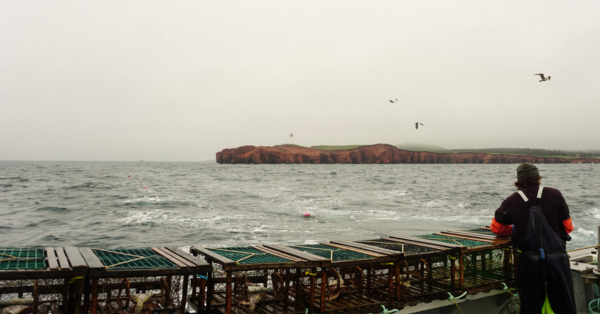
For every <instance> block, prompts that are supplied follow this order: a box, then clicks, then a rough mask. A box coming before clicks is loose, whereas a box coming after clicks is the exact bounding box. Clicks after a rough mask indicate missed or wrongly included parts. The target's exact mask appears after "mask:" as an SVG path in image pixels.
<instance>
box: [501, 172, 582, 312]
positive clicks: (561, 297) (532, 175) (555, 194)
mask: <svg viewBox="0 0 600 314" xmlns="http://www.w3.org/2000/svg"><path fill="white" fill-rule="evenodd" d="M541 179H542V177H541V176H540V173H539V171H538V168H537V167H536V166H535V165H533V164H532V163H528V162H526V163H522V164H520V165H519V167H517V181H516V182H515V183H514V184H515V186H516V187H517V192H516V193H514V194H512V195H511V196H509V197H507V198H506V199H505V200H504V202H502V205H500V208H498V209H497V210H496V213H495V215H494V218H493V219H492V224H491V229H492V232H494V233H495V234H497V235H510V236H511V242H512V244H513V245H514V246H516V247H517V249H518V250H519V264H518V274H517V287H518V290H519V296H520V299H521V313H561V314H575V313H576V308H575V298H574V294H573V281H572V279H571V268H570V265H569V256H568V255H567V251H566V242H567V241H570V240H571V237H570V236H569V233H570V232H571V231H573V223H572V222H571V217H570V215H569V207H568V206H567V203H566V201H565V199H564V197H563V196H562V194H561V193H560V191H559V190H557V189H553V188H549V187H542V186H540V181H541Z"/></svg>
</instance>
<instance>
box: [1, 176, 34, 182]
mask: <svg viewBox="0 0 600 314" xmlns="http://www.w3.org/2000/svg"><path fill="white" fill-rule="evenodd" d="M0 180H15V181H19V182H29V179H27V178H21V177H0Z"/></svg>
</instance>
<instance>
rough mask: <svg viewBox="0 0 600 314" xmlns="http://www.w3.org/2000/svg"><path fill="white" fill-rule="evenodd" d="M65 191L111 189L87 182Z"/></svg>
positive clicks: (67, 188)
mask: <svg viewBox="0 0 600 314" xmlns="http://www.w3.org/2000/svg"><path fill="white" fill-rule="evenodd" d="M63 189H65V190H90V189H101V190H110V189H111V188H110V187H107V186H101V185H98V184H96V183H93V182H86V183H84V184H78V185H72V186H68V187H65V188H63Z"/></svg>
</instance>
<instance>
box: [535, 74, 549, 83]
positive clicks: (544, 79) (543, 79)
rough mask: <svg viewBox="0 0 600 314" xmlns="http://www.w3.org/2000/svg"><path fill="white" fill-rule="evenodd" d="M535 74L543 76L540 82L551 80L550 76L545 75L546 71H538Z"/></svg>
mask: <svg viewBox="0 0 600 314" xmlns="http://www.w3.org/2000/svg"><path fill="white" fill-rule="evenodd" d="M534 75H539V76H540V77H541V78H542V79H541V80H540V82H545V81H549V80H550V76H548V78H546V77H545V76H544V73H537V74H534Z"/></svg>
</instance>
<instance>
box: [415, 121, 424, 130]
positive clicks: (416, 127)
mask: <svg viewBox="0 0 600 314" xmlns="http://www.w3.org/2000/svg"><path fill="white" fill-rule="evenodd" d="M419 124H420V125H423V123H419V122H417V123H415V129H417V130H418V129H419Z"/></svg>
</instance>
